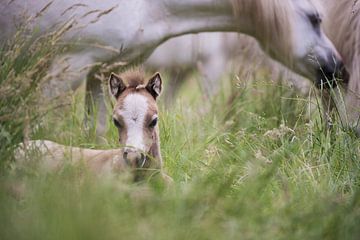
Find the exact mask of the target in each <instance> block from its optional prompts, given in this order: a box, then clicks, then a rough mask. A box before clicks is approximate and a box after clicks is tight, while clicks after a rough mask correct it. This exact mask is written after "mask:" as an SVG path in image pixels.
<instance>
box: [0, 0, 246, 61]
mask: <svg viewBox="0 0 360 240" xmlns="http://www.w3.org/2000/svg"><path fill="white" fill-rule="evenodd" d="M47 3H48V1H46V0H39V1H32V0H23V1H15V2H14V1H13V2H12V3H11V4H9V5H6V6H5V7H1V8H0V10H1V11H0V13H2V12H11V13H12V14H13V15H21V13H22V12H23V11H24V10H25V9H27V10H28V13H29V14H30V15H39V16H41V17H38V18H37V19H38V21H37V25H39V26H40V28H41V29H46V28H48V27H49V26H52V25H54V23H55V22H61V21H66V20H68V19H69V18H74V19H76V22H78V25H80V26H86V27H84V28H81V31H76V32H72V33H69V34H68V37H66V39H68V38H69V37H70V38H73V37H76V36H78V37H80V38H79V41H89V40H90V39H91V41H96V42H100V43H102V44H104V45H107V46H111V47H112V48H111V49H113V50H112V51H109V50H104V51H105V53H104V54H105V55H110V56H111V55H113V56H114V57H118V56H120V58H119V60H122V61H127V62H134V61H137V60H142V58H143V57H146V56H147V55H149V54H150V53H151V52H152V51H153V50H154V49H155V48H156V47H157V46H158V45H159V44H161V43H162V42H164V41H166V40H167V39H169V38H172V37H175V36H179V35H182V34H187V33H198V32H204V31H208V32H219V31H237V32H243V33H249V31H250V30H251V28H250V27H251V26H249V23H248V21H247V16H241V18H240V19H235V17H234V14H233V6H232V4H231V0H197V1H193V0H181V1H179V0H157V1H151V3H150V1H148V0H136V1H135V0H132V1H129V0H108V1H102V0H101V1H100V0H91V1H90V0H84V1H82V2H81V4H74V1H73V0H61V1H59V0H58V1H53V2H52V4H51V5H49V6H48V8H46V10H44V11H43V12H41V14H38V13H39V12H40V11H41V9H43V8H44V6H46V4H47ZM95 9H96V10H97V11H91V10H95ZM3 18H4V16H1V15H0V26H1V27H2V29H3V28H5V30H6V27H10V25H11V24H10V23H11V21H10V20H9V19H13V17H7V19H3ZM2 21H5V25H4V24H1V23H2ZM9 24H10V25H9ZM2 25H4V26H2ZM75 29H76V27H75ZM77 30H79V28H77ZM82 46H83V47H86V46H87V45H86V44H85V45H84V44H83V45H82ZM90 48H91V49H93V46H90ZM106 49H108V48H106ZM99 51H100V50H99ZM98 55H99V54H98ZM104 57H105V56H104ZM108 57H109V56H108Z"/></svg>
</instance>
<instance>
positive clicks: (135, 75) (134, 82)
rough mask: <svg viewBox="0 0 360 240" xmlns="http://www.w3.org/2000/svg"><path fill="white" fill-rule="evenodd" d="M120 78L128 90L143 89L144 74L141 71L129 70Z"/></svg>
mask: <svg viewBox="0 0 360 240" xmlns="http://www.w3.org/2000/svg"><path fill="white" fill-rule="evenodd" d="M120 77H121V78H122V79H123V80H124V81H125V82H126V83H127V87H128V88H138V87H143V86H144V85H145V84H146V80H145V73H144V71H143V70H141V69H131V70H128V71H126V72H124V73H122V74H120Z"/></svg>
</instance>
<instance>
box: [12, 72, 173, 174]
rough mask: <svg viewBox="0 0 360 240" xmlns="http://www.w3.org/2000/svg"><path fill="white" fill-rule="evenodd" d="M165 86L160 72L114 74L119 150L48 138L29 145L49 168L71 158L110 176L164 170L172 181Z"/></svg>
mask: <svg viewBox="0 0 360 240" xmlns="http://www.w3.org/2000/svg"><path fill="white" fill-rule="evenodd" d="M161 89H162V80H161V77H160V74H159V73H156V74H155V75H154V76H152V77H151V78H150V79H149V80H148V81H145V78H144V75H143V74H141V73H139V72H128V73H126V74H124V75H123V76H121V77H120V76H118V75H116V74H113V73H112V74H111V75H110V78H109V90H110V93H111V95H112V96H113V97H114V98H115V100H116V104H115V106H114V109H113V121H114V124H115V126H116V127H117V129H118V133H119V143H120V145H121V146H122V147H121V148H119V149H110V150H95V149H86V148H78V147H70V146H64V145H61V144H58V143H55V142H52V141H46V140H36V141H30V142H29V144H27V146H26V148H27V149H30V150H31V149H34V151H35V153H38V154H39V155H40V158H41V162H40V167H42V168H44V169H45V170H50V171H53V170H57V169H59V168H60V167H61V166H64V164H65V163H66V159H69V162H70V163H71V164H77V163H83V164H85V166H87V167H88V168H89V169H90V170H91V171H93V172H94V173H96V174H101V175H108V174H111V173H118V172H121V171H124V170H126V169H130V170H132V171H133V173H134V179H135V180H140V179H143V177H145V176H146V175H149V174H155V173H158V172H160V173H161V175H162V176H163V177H164V179H165V180H167V181H168V180H169V177H167V176H165V175H164V174H163V173H162V158H161V153H160V141H159V128H158V108H157V104H156V99H157V97H158V96H159V95H160V93H161ZM35 156H36V155H35ZM17 158H18V159H21V158H22V159H24V151H22V150H19V151H18V153H17Z"/></svg>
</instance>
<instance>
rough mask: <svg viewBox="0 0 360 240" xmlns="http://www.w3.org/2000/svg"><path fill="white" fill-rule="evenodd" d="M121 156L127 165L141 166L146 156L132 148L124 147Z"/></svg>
mask: <svg viewBox="0 0 360 240" xmlns="http://www.w3.org/2000/svg"><path fill="white" fill-rule="evenodd" d="M123 158H124V160H125V162H126V164H127V165H128V166H129V167H133V168H142V167H143V166H144V165H145V161H146V156H145V154H143V153H142V152H140V151H138V150H136V149H134V148H128V147H126V148H124V150H123Z"/></svg>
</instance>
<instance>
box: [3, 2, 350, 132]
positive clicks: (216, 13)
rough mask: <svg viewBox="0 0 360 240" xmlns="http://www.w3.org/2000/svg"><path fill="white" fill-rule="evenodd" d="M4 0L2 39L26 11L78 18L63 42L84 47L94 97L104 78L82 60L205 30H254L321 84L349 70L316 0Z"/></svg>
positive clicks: (43, 18)
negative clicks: (326, 31) (326, 29)
mask: <svg viewBox="0 0 360 240" xmlns="http://www.w3.org/2000/svg"><path fill="white" fill-rule="evenodd" d="M1 1H2V3H1V4H0V28H1V29H2V32H3V34H2V35H1V40H2V41H4V40H6V39H9V38H10V37H11V35H12V34H13V33H14V29H15V27H14V26H16V24H19V21H20V20H21V19H22V18H21V16H24V14H28V15H36V18H35V21H34V22H33V24H34V25H36V26H39V28H40V29H42V30H43V31H46V30H50V29H51V27H53V26H54V25H56V24H58V23H59V22H64V21H66V20H68V21H70V22H69V23H68V24H74V23H75V22H76V23H77V25H76V26H77V27H75V28H74V29H73V30H72V31H70V32H68V33H67V35H66V36H65V37H64V41H65V42H68V43H75V44H76V45H78V46H79V47H78V48H76V51H75V50H74V51H75V52H71V53H68V55H67V59H71V60H69V61H71V64H70V65H69V67H70V68H71V69H72V70H73V71H74V72H79V73H80V74H79V76H78V79H83V78H85V76H87V75H88V76H87V77H88V87H87V91H90V92H92V95H93V98H95V99H96V98H97V97H99V96H100V95H101V92H100V91H99V89H101V88H100V87H99V85H100V82H96V81H95V78H94V77H93V76H91V75H89V74H90V73H92V74H93V73H94V72H93V71H79V65H81V67H83V66H84V65H89V64H93V63H95V62H97V61H102V62H109V61H122V62H125V63H127V64H135V63H138V62H141V61H143V60H144V58H146V57H147V56H148V55H149V54H150V53H151V52H152V51H153V50H154V49H155V48H156V47H157V46H158V45H160V44H161V43H162V42H164V41H166V40H167V39H170V38H172V37H175V36H179V35H183V34H188V33H197V32H204V31H232V32H240V33H245V34H247V35H250V36H253V37H254V38H256V39H257V40H258V42H259V43H260V45H261V46H262V48H263V49H264V50H265V51H266V52H267V53H268V54H269V55H270V56H271V57H272V58H274V59H276V60H278V61H280V62H281V63H283V64H284V65H285V66H288V67H289V68H290V69H292V70H294V71H295V72H297V73H299V74H301V75H303V76H305V77H307V78H309V79H314V82H315V83H316V84H317V85H318V86H320V85H321V84H322V82H323V81H324V79H333V75H335V76H336V77H338V76H341V75H342V74H343V73H344V69H343V63H342V60H341V58H340V56H339V54H338V52H337V51H336V49H335V47H334V46H333V44H332V43H331V42H330V40H329V39H328V38H327V36H326V35H325V34H324V33H323V31H322V27H321V10H320V8H319V6H318V0H303V1H300V0H288V1H283V0H267V1H265V0H252V1H249V0H225V1H223V0H198V1H192V0H183V1H177V0H158V1H151V2H150V1H148V0H133V1H128V0H116V1H115V0H111V1H100V0H84V1H81V2H74V1H72V0H62V1H60V0H58V1H57V0H54V1H51V2H49V0H38V1H32V0H21V1H20V0H11V1H8V0H6V1H5V0H1ZM234 12H235V15H234ZM14 19H15V20H14ZM19 19H20V20H19ZM104 46H106V47H104ZM78 59H79V60H78ZM56 68H57V66H56V65H54V67H53V69H56ZM345 75H346V74H345ZM69 85H70V83H69ZM74 85H76V84H74ZM103 107H104V105H103V104H100V106H99V108H103ZM100 112H102V111H100ZM104 121H105V120H102V121H99V122H100V125H102V126H104V125H105V122H104ZM99 131H100V132H101V131H103V129H99Z"/></svg>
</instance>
